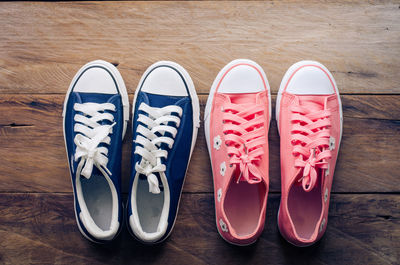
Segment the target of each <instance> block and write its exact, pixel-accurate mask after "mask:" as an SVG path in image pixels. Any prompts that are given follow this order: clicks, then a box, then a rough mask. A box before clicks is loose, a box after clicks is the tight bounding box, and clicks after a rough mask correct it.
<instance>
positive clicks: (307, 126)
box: [291, 101, 331, 191]
mask: <svg viewBox="0 0 400 265" xmlns="http://www.w3.org/2000/svg"><path fill="white" fill-rule="evenodd" d="M291 111H292V113H293V115H292V118H291V122H292V131H291V132H292V139H291V141H292V144H293V145H294V148H293V152H292V153H293V155H294V156H295V157H297V158H296V160H295V167H296V168H298V171H297V173H296V176H298V175H299V174H300V173H301V170H303V174H302V176H301V177H300V179H299V180H298V181H299V182H300V181H301V182H302V186H303V189H304V190H305V191H311V190H312V189H313V188H314V186H315V183H316V182H317V179H318V172H317V169H318V168H319V169H322V170H327V169H328V160H329V159H330V158H331V151H330V149H329V148H328V147H329V137H330V130H329V128H330V126H331V122H330V120H329V117H330V115H331V112H330V111H329V110H327V109H325V108H323V109H321V106H320V105H319V104H318V103H315V102H311V101H304V102H302V104H301V105H300V104H299V102H297V104H295V105H294V106H293V107H292V109H291Z"/></svg>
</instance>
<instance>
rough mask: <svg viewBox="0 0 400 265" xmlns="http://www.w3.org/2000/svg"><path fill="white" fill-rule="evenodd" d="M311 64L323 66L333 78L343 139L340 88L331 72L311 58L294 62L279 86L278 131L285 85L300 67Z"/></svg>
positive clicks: (276, 110)
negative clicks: (310, 59)
mask: <svg viewBox="0 0 400 265" xmlns="http://www.w3.org/2000/svg"><path fill="white" fill-rule="evenodd" d="M309 64H313V65H316V66H319V67H321V68H322V69H324V71H325V72H326V73H328V75H329V77H330V78H331V80H332V82H333V84H334V85H335V91H336V93H337V94H338V99H339V111H340V140H341V139H342V134H343V110H342V101H341V99H340V93H339V90H338V88H337V85H336V81H335V79H334V78H333V76H332V74H331V72H330V71H329V70H328V69H327V68H326V67H325V66H324V65H322V64H321V63H319V62H316V61H309V60H305V61H300V62H297V63H295V64H293V65H292V66H290V68H289V69H288V70H287V71H286V73H285V75H284V76H283V79H282V82H281V85H280V87H279V91H278V96H277V98H276V106H275V119H276V123H277V127H278V132H279V130H280V129H279V112H280V104H281V98H282V93H283V90H284V89H285V86H286V84H287V82H288V81H289V78H290V77H291V76H292V74H293V73H294V72H295V71H296V70H297V69H298V68H300V67H302V66H304V65H309ZM339 146H340V141H339Z"/></svg>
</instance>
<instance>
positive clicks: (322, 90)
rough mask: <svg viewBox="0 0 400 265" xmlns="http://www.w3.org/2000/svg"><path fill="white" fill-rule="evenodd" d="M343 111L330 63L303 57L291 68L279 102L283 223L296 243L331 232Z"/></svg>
mask: <svg viewBox="0 0 400 265" xmlns="http://www.w3.org/2000/svg"><path fill="white" fill-rule="evenodd" d="M342 117H343V115H342V105H341V102H340V96H339V91H338V89H337V87H336V83H335V80H334V79H333V76H332V74H331V73H330V72H329V71H328V69H326V67H325V66H323V65H322V64H320V63H317V62H313V61H301V62H298V63H296V64H294V65H293V66H291V67H290V68H289V70H288V71H287V72H286V74H285V76H284V77H283V80H282V83H281V86H280V89H279V93H278V98H277V103H276V120H277V122H278V129H279V131H280V136H281V171H282V181H281V183H282V198H281V204H280V210H279V213H278V226H279V230H280V232H281V234H282V236H283V237H284V238H285V239H286V240H287V241H289V242H290V243H292V244H294V245H296V246H302V247H304V246H309V245H311V244H313V243H315V242H316V241H318V240H319V239H320V238H321V237H322V235H323V234H324V232H325V229H326V224H327V222H328V208H329V197H330V194H331V192H330V190H331V186H332V179H333V172H334V171H335V164H336V158H337V155H338V150H339V145H340V140H341V138H342V128H343V127H342V119H343V118H342Z"/></svg>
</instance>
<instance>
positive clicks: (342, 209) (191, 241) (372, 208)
mask: <svg viewBox="0 0 400 265" xmlns="http://www.w3.org/2000/svg"><path fill="white" fill-rule="evenodd" d="M399 204H400V196H399V195H354V194H353V195H343V194H335V195H333V196H332V200H331V207H330V219H329V224H328V228H327V232H326V234H325V236H324V237H323V238H322V240H321V241H320V242H319V243H317V244H316V245H315V246H313V247H311V248H302V249H299V248H295V247H293V246H291V245H290V244H288V243H286V242H285V240H284V239H282V238H281V237H280V235H279V232H278V229H277V224H276V214H277V210H278V206H279V195H277V194H274V195H271V196H270V198H269V201H268V210H267V218H266V220H267V222H266V225H265V229H264V232H263V234H262V236H261V238H260V239H259V241H258V242H257V243H256V244H255V245H253V246H250V247H242V248H239V247H234V246H231V245H229V244H228V243H226V242H225V241H224V240H223V239H222V238H220V236H219V235H218V232H217V230H216V227H215V220H214V205H213V198H212V195H211V194H184V195H183V198H182V201H181V208H180V212H179V215H178V218H177V222H176V225H175V229H174V231H173V233H172V234H171V237H170V238H169V239H168V240H167V241H166V242H165V243H163V244H161V245H158V246H143V245H141V244H139V243H137V242H136V241H135V240H134V239H133V238H132V237H131V236H130V235H129V234H128V233H127V231H126V229H123V230H122V233H121V235H120V236H119V237H118V238H117V240H116V241H115V242H114V243H112V244H110V245H104V246H97V245H93V244H91V243H89V242H88V241H87V240H86V239H84V238H83V237H82V236H81V235H80V233H79V231H78V228H77V226H76V224H75V217H74V213H73V202H72V195H71V194H1V196H0V236H1V238H2V240H1V241H0V262H1V263H3V264H27V263H30V264H32V263H33V264H65V263H67V264H73V263H85V264H125V263H131V262H135V263H139V264H142V263H152V264H159V263H163V264H181V263H182V262H184V263H185V264H247V263H248V264H265V262H266V261H268V264H295V263H296V264H299V263H300V264H334V265H337V264H398V262H399V261H400V260H399V253H400V243H399V242H400V222H399V220H400V214H399V211H398V209H399Z"/></svg>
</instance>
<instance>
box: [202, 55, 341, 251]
mask: <svg viewBox="0 0 400 265" xmlns="http://www.w3.org/2000/svg"><path fill="white" fill-rule="evenodd" d="M342 116H343V115H342V108H341V102H340V97H339V92H338V89H337V87H336V84H335V81H334V79H333V77H332V74H331V73H330V72H329V71H328V69H326V67H324V66H323V65H322V64H320V63H317V62H314V61H301V62H298V63H296V64H294V65H293V66H291V67H290V68H289V70H288V71H287V72H286V74H285V76H284V78H283V80H282V83H281V86H280V89H279V92H278V97H277V103H276V120H277V123H278V130H279V132H280V142H281V185H282V186H281V189H282V197H281V202H280V210H279V213H278V226H279V230H280V232H281V234H282V236H283V237H284V238H285V239H286V240H287V241H289V242H290V243H292V244H294V245H296V246H308V245H311V244H313V243H314V242H316V241H317V240H319V239H320V238H321V236H322V235H323V234H324V232H325V229H326V224H327V220H328V208H329V198H330V190H331V185H332V179H333V172H334V170H335V164H336V159H337V154H338V148H339V145H340V139H341V135H342ZM270 120H271V95H270V87H269V84H268V80H267V77H266V75H265V73H264V71H263V69H262V68H261V67H260V66H259V65H258V64H257V63H255V62H253V61H250V60H242V59H240V60H234V61H232V62H231V63H229V64H228V65H226V66H225V67H224V68H223V69H222V70H221V71H220V72H219V74H218V76H217V78H216V79H215V81H214V83H213V85H212V87H211V91H210V95H209V97H208V100H207V105H206V109H205V114H204V127H205V135H206V140H207V146H208V151H209V155H210V160H211V165H212V172H213V179H214V199H215V216H216V224H217V229H218V232H219V233H220V235H221V236H222V238H224V239H225V240H226V241H228V242H229V243H232V244H236V245H249V244H252V243H254V242H255V241H256V240H257V238H258V237H259V236H260V234H261V233H262V230H263V228H264V223H265V212H266V206H267V197H268V190H269V173H268V167H269V161H268V159H269V157H268V130H269V124H270Z"/></svg>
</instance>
